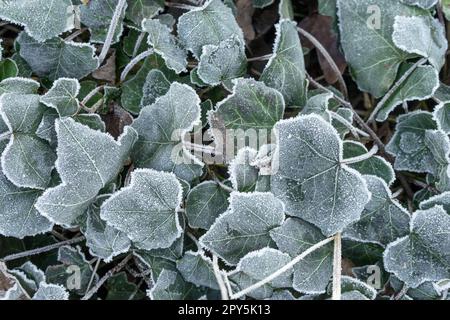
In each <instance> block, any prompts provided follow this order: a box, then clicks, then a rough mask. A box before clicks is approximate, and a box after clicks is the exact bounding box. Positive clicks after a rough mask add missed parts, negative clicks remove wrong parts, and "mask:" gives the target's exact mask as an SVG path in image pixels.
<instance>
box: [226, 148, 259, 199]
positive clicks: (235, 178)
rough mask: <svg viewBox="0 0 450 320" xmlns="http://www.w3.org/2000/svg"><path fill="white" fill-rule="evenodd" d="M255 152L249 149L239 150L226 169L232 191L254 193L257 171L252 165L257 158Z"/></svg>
mask: <svg viewBox="0 0 450 320" xmlns="http://www.w3.org/2000/svg"><path fill="white" fill-rule="evenodd" d="M257 154H258V153H257V151H256V150H254V149H251V148H243V149H240V150H239V151H238V153H237V155H236V157H235V158H234V159H233V161H231V163H230V165H229V167H228V173H229V174H230V181H231V184H232V186H233V189H235V190H237V191H240V192H252V191H255V187H256V183H257V182H258V177H259V169H258V168H257V167H256V166H253V165H252V163H253V161H254V160H255V158H256V156H257Z"/></svg>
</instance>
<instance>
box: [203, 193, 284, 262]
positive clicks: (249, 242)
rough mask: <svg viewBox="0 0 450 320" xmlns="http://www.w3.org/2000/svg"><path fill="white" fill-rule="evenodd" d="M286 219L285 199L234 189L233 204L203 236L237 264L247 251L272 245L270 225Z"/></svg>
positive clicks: (212, 248) (208, 246)
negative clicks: (283, 200)
mask: <svg viewBox="0 0 450 320" xmlns="http://www.w3.org/2000/svg"><path fill="white" fill-rule="evenodd" d="M283 220H284V206H283V203H282V202H281V201H279V200H277V199H276V198H275V197H274V196H273V195H272V194H271V193H259V192H255V193H248V194H246V193H238V192H233V193H231V197H230V206H229V208H228V210H227V211H226V212H225V213H223V214H222V215H221V216H219V218H217V220H216V221H215V222H214V224H213V225H212V226H211V228H210V229H209V230H208V231H207V232H206V233H205V234H204V235H203V236H202V237H201V238H200V243H201V244H202V245H203V246H204V247H205V248H206V249H208V250H210V251H212V252H213V253H215V254H217V255H218V256H219V257H221V258H222V259H223V260H224V261H225V262H227V263H228V264H231V265H236V264H237V263H238V262H239V260H240V259H241V258H242V257H243V256H245V255H246V254H247V253H249V252H251V251H255V250H259V249H262V248H264V247H266V246H273V240H272V239H271V238H270V235H269V232H270V230H271V229H273V228H275V227H278V226H279V225H281V223H282V222H283Z"/></svg>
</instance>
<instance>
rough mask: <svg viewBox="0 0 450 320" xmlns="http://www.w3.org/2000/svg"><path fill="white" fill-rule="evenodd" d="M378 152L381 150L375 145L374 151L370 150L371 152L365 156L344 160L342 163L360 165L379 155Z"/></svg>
mask: <svg viewBox="0 0 450 320" xmlns="http://www.w3.org/2000/svg"><path fill="white" fill-rule="evenodd" d="M378 150H379V148H378V146H377V145H374V146H373V147H372V149H370V151H369V152H367V153H365V154H362V155H360V156H357V157H353V158H349V159H344V160H343V161H342V163H345V164H353V163H358V162H361V161H364V160H367V159H370V158H372V157H373V156H374V155H376V154H377V152H378Z"/></svg>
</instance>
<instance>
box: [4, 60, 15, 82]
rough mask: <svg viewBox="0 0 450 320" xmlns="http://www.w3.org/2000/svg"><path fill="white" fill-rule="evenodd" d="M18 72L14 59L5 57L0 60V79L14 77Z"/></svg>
mask: <svg viewBox="0 0 450 320" xmlns="http://www.w3.org/2000/svg"><path fill="white" fill-rule="evenodd" d="M0 60H1V59H0ZM18 73H19V69H18V68H17V64H16V63H15V62H14V60H11V59H5V60H3V61H0V81H2V80H5V79H8V78H13V77H16V76H17V74H18Z"/></svg>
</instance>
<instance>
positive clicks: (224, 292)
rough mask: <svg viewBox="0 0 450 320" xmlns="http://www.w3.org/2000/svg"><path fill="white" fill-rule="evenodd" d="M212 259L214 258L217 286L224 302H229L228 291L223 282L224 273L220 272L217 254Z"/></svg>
mask: <svg viewBox="0 0 450 320" xmlns="http://www.w3.org/2000/svg"><path fill="white" fill-rule="evenodd" d="M212 258H213V270H214V275H215V276H216V280H217V284H218V285H219V289H220V295H221V297H222V300H228V299H229V298H228V290H227V287H226V285H225V283H224V281H223V278H222V273H221V272H220V269H219V262H218V259H217V256H216V255H215V254H213V255H212Z"/></svg>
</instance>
